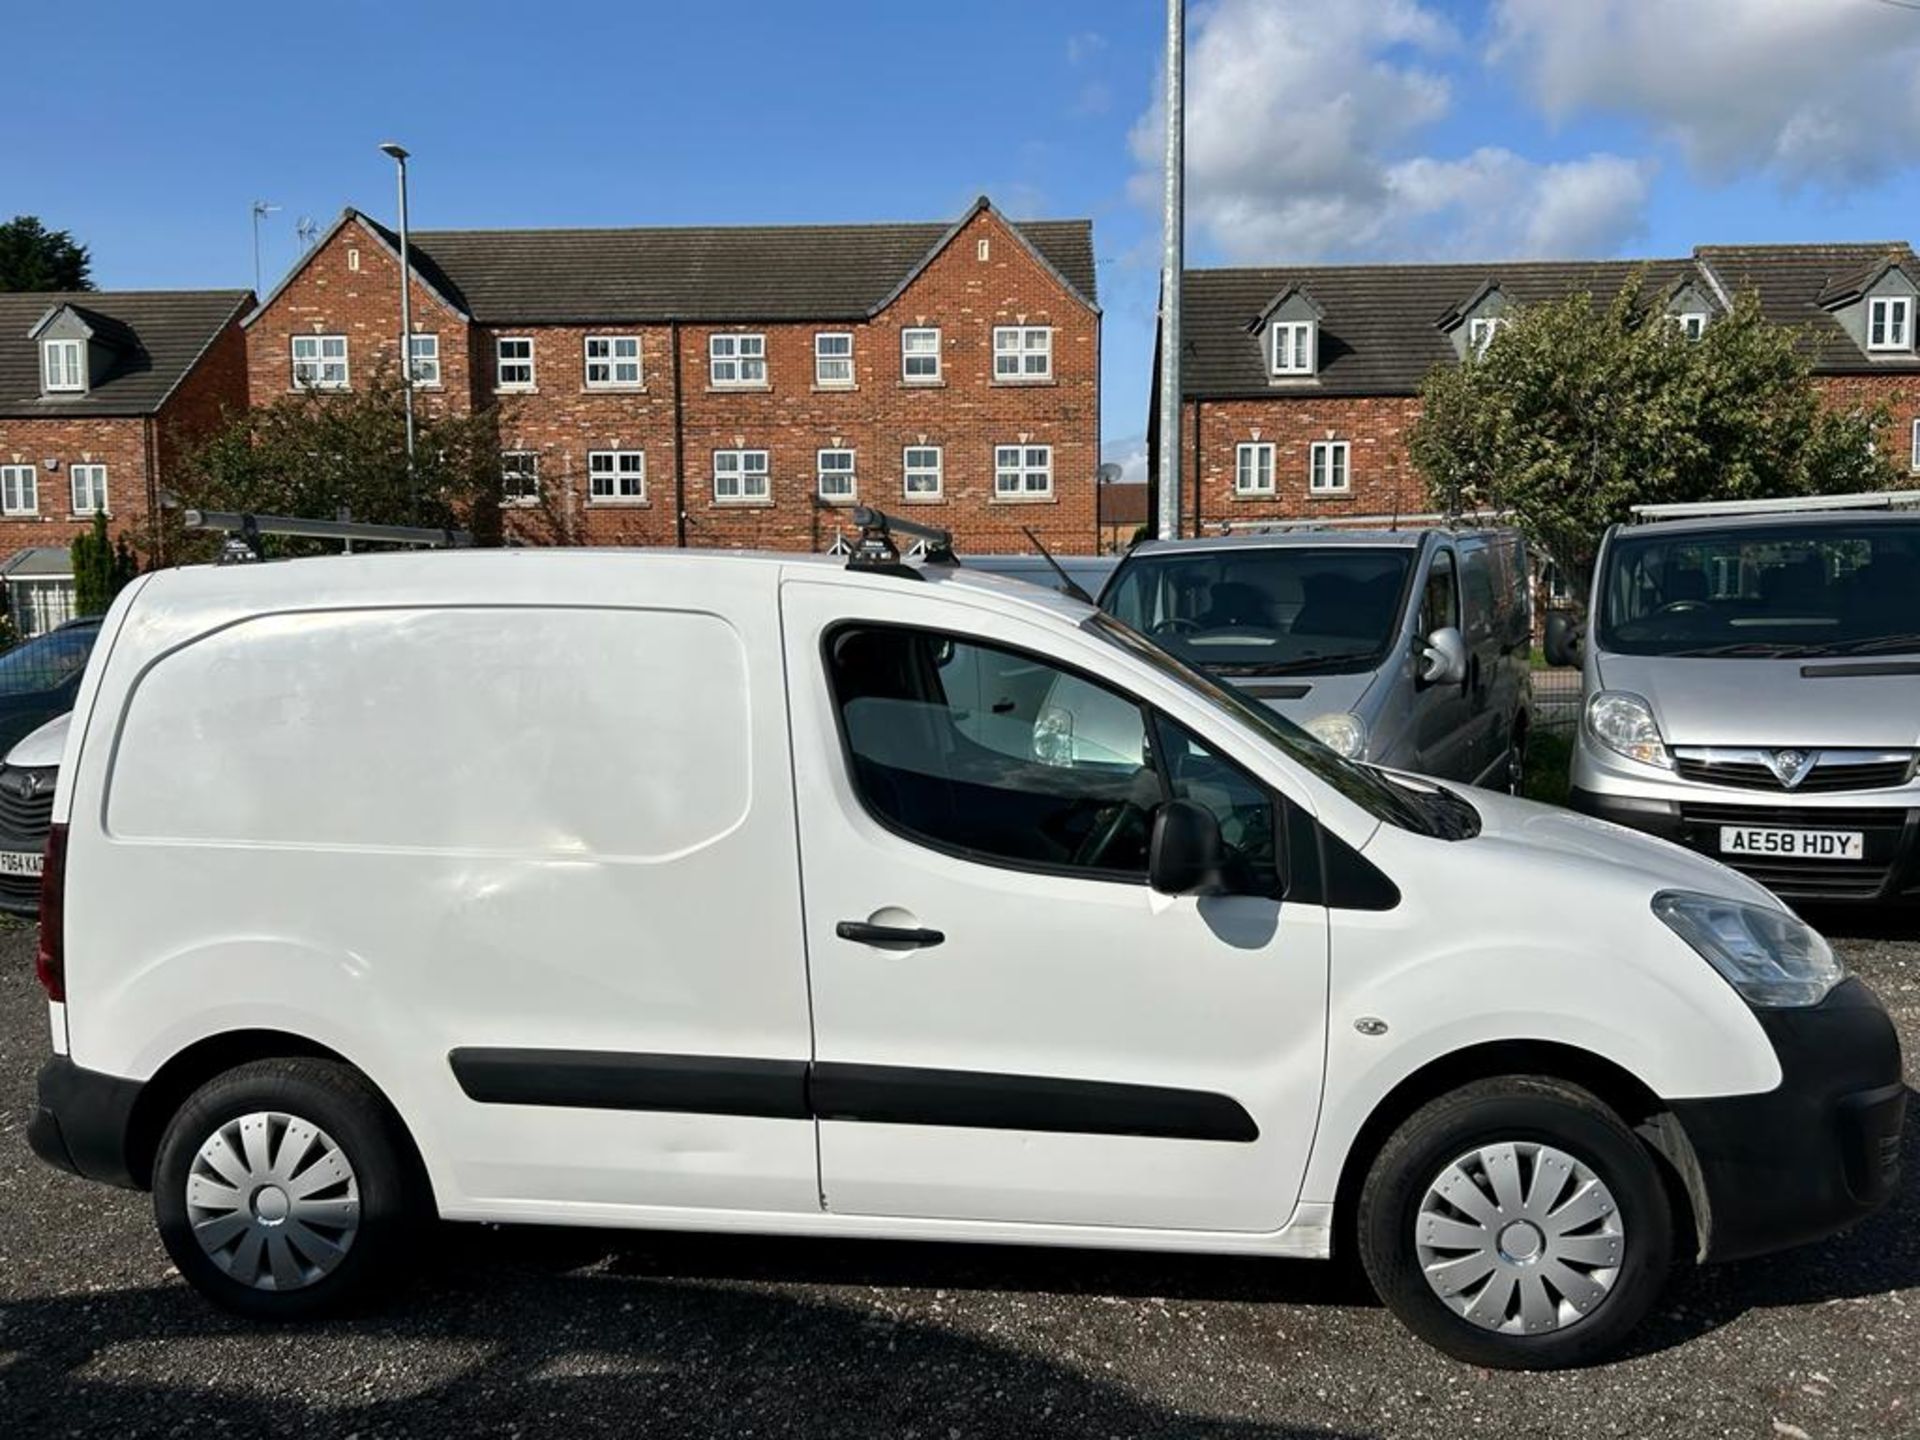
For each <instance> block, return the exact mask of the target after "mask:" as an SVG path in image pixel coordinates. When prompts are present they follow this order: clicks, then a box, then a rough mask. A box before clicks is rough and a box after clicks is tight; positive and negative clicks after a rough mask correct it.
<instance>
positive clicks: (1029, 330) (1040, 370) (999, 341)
mask: <svg viewBox="0 0 1920 1440" xmlns="http://www.w3.org/2000/svg"><path fill="white" fill-rule="evenodd" d="M993 378H994V379H996V380H1051V379H1052V378H1053V331H1052V330H1051V329H1049V328H1048V327H1046V326H1044V325H996V326H994V327H993Z"/></svg>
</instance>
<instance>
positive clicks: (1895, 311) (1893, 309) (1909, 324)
mask: <svg viewBox="0 0 1920 1440" xmlns="http://www.w3.org/2000/svg"><path fill="white" fill-rule="evenodd" d="M1912 348H1913V298H1912V297H1911V296H1909V295H1882V296H1879V297H1878V298H1876V299H1873V300H1869V301H1868V302H1867V349H1869V350H1911V349H1912Z"/></svg>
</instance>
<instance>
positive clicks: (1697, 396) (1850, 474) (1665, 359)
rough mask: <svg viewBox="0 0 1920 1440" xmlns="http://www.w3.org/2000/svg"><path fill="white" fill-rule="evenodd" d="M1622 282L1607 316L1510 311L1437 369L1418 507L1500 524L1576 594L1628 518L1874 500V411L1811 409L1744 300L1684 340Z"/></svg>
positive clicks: (1880, 478) (1555, 307)
mask: <svg viewBox="0 0 1920 1440" xmlns="http://www.w3.org/2000/svg"><path fill="white" fill-rule="evenodd" d="M1648 298H1649V294H1648V292H1647V290H1646V289H1645V287H1644V285H1643V283H1642V280H1641V278H1640V277H1635V278H1634V279H1632V280H1630V281H1629V282H1628V283H1627V285H1626V286H1624V287H1623V288H1622V290H1621V291H1620V293H1619V294H1618V295H1616V296H1615V297H1614V298H1613V299H1612V300H1611V301H1610V302H1607V303H1599V302H1596V301H1595V299H1594V298H1593V297H1592V296H1591V295H1584V294H1582V295H1573V296H1570V297H1567V298H1565V299H1560V300H1553V301H1548V302H1544V303H1541V304H1537V305H1530V306H1526V307H1524V308H1522V309H1520V310H1519V311H1518V312H1517V313H1515V314H1514V315H1513V316H1512V317H1511V322H1510V323H1509V324H1507V325H1506V326H1504V327H1503V328H1502V329H1501V330H1500V331H1499V333H1498V336H1497V338H1496V339H1495V340H1494V341H1493V343H1491V344H1490V345H1488V346H1487V347H1486V350H1485V353H1484V354H1483V355H1481V356H1480V357H1478V358H1477V359H1476V358H1473V357H1469V358H1468V359H1467V360H1466V361H1465V362H1464V363H1463V364H1461V365H1458V366H1437V367H1435V369H1434V370H1433V371H1431V372H1430V373H1429V375H1428V376H1427V380H1426V384H1425V386H1424V387H1423V389H1422V393H1421V399H1422V406H1421V414H1420V418H1419V419H1418V421H1416V422H1415V424H1414V426H1413V429H1412V432H1411V434H1410V436H1409V446H1410V449H1411V451H1412V455H1413V460H1414V464H1415V465H1417V466H1418V467H1419V469H1420V470H1421V472H1422V474H1423V476H1424V478H1425V480H1426V484H1427V491H1428V497H1429V501H1430V503H1431V504H1432V505H1433V506H1434V507H1435V508H1437V509H1443V510H1446V511H1448V512H1449V513H1458V512H1459V511H1462V510H1471V509H1480V508H1492V509H1498V510H1505V511H1508V512H1510V513H1511V514H1512V515H1513V516H1514V520H1515V523H1516V524H1517V525H1518V526H1519V527H1520V529H1521V530H1522V531H1524V532H1525V533H1526V535H1527V536H1528V538H1529V539H1530V540H1531V541H1532V542H1533V543H1534V545H1535V546H1536V547H1537V548H1538V549H1539V550H1541V551H1543V552H1544V553H1545V554H1547V555H1549V556H1551V557H1552V558H1553V559H1554V560H1555V561H1556V562H1558V564H1559V565H1560V566H1561V568H1562V570H1563V571H1564V572H1565V573H1566V574H1567V575H1568V578H1569V579H1571V580H1572V581H1573V582H1574V583H1575V585H1576V586H1577V587H1578V588H1579V590H1580V592H1581V593H1584V586H1585V582H1586V580H1587V579H1588V578H1589V577H1590V574H1591V570H1592V565H1593V558H1594V553H1595V551H1596V549H1597V548H1598V545H1599V542H1600V537H1601V536H1602V534H1604V532H1605V530H1606V528H1607V526H1608V525H1611V524H1613V523H1615V522H1617V521H1621V520H1625V519H1627V518H1628V510H1629V507H1630V506H1633V505H1638V504H1649V503H1660V502H1671V501H1691V500H1744V499H1758V498H1765V497H1772V496H1789V495H1815V494H1836V493H1844V492H1847V491H1854V490H1881V489H1888V488H1891V487H1892V486H1895V485H1897V484H1900V483H1903V482H1902V479H1901V472H1900V471H1899V470H1898V469H1897V468H1896V467H1895V465H1894V464H1893V462H1892V460H1891V459H1890V458H1889V457H1888V456H1887V454H1886V452H1885V451H1884V450H1883V449H1882V447H1881V445H1880V443H1879V437H1880V433H1881V432H1882V430H1884V429H1885V428H1886V426H1887V424H1888V423H1889V417H1888V415H1887V412H1886V411H1885V409H1884V408H1881V409H1877V410H1869V411H1856V410H1848V411H1842V410H1835V409H1831V408H1829V407H1828V406H1826V405H1825V404H1823V403H1822V400H1821V396H1820V391H1819V389H1818V388H1817V387H1816V385H1815V384H1814V381H1813V374H1812V365H1811V362H1810V360H1809V359H1808V357H1807V354H1806V351H1805V348H1804V347H1803V346H1802V345H1801V344H1800V343H1799V340H1800V337H1799V335H1798V333H1797V332H1795V331H1793V330H1791V329H1788V328H1786V327H1783V326H1779V325H1773V324H1770V323H1769V322H1768V321H1766V320H1765V319H1764V318H1763V317H1762V316H1761V314H1760V311H1759V307H1758V304H1757V303H1756V301H1755V300H1754V299H1753V297H1752V296H1748V295H1743V296H1741V297H1740V298H1739V299H1738V300H1737V301H1735V303H1734V306H1733V309H1732V311H1731V312H1730V313H1728V314H1726V315H1723V316H1721V317H1719V318H1718V319H1716V320H1715V321H1714V323H1713V324H1711V325H1709V326H1708V327H1707V330H1706V333H1705V334H1704V335H1703V336H1701V337H1700V338H1699V339H1697V340H1689V339H1688V338H1687V337H1686V336H1685V335H1684V334H1683V333H1682V332H1681V330H1680V328H1679V327H1678V326H1677V325H1673V324H1668V323H1666V322H1665V321H1664V320H1663V319H1662V318H1661V316H1660V313H1659V311H1658V310H1657V309H1650V307H1649V305H1648V303H1647V302H1648Z"/></svg>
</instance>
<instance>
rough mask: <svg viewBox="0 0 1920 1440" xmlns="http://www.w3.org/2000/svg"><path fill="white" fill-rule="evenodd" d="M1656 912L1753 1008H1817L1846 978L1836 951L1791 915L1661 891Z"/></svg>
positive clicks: (1742, 903) (1743, 903)
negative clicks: (1758, 1006)
mask: <svg viewBox="0 0 1920 1440" xmlns="http://www.w3.org/2000/svg"><path fill="white" fill-rule="evenodd" d="M1653 913H1654V914H1655V915H1657V916H1659V917H1660V920H1661V921H1662V923H1664V924H1665V925H1666V927H1667V928H1668V929H1669V930H1671V931H1673V933H1674V934H1676V935H1678V936H1679V937H1680V938H1681V939H1682V940H1684V941H1686V942H1687V944H1689V945H1691V946H1692V947H1693V948H1694V949H1695V950H1697V951H1699V952H1700V954H1701V955H1702V956H1703V957H1704V958H1705V959H1706V961H1707V963H1708V964H1709V965H1711V966H1713V968H1714V969H1716V970H1718V971H1719V972H1720V973H1721V974H1722V975H1723V976H1725V977H1726V979H1727V983H1728V984H1730V985H1732V986H1733V988H1734V989H1736V990H1738V991H1739V992H1740V994H1741V995H1742V996H1743V997H1744V998H1745V999H1746V1001H1747V1003H1748V1004H1749V1005H1760V1006H1766V1007H1769V1008H1778V1007H1784V1006H1793V1005H1818V1004H1819V1003H1820V1002H1821V1001H1822V1000H1824V999H1825V998H1826V996H1827V992H1828V991H1829V990H1831V989H1833V987H1834V986H1836V985H1838V984H1839V983H1840V982H1841V981H1842V980H1843V979H1845V978H1846V974H1847V967H1846V966H1844V965H1842V964H1841V963H1840V961H1839V960H1838V959H1837V958H1836V957H1835V955H1834V953H1833V947H1832V946H1830V945H1828V944H1827V942H1826V940H1825V939H1824V938H1822V937H1821V935H1820V932H1819V931H1817V930H1815V929H1814V928H1813V927H1812V926H1811V925H1808V924H1807V923H1806V922H1805V921H1803V920H1801V919H1800V917H1799V916H1797V915H1795V914H1793V913H1792V912H1791V911H1787V910H1775V909H1773V908H1771V907H1770V906H1766V905H1754V904H1750V903H1748V902H1747V901H1744V900H1725V899H1721V898H1720V897H1719V896H1715V895H1696V894H1693V893H1691V892H1690V891H1685V890H1662V891H1661V892H1660V893H1659V894H1658V895H1656V896H1654V897H1653Z"/></svg>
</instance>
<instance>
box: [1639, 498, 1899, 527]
mask: <svg viewBox="0 0 1920 1440" xmlns="http://www.w3.org/2000/svg"><path fill="white" fill-rule="evenodd" d="M1915 506H1920V490H1868V491H1863V492H1861V493H1859V494H1855V495H1788V496H1784V497H1782V498H1780V499H1776V500H1684V501H1675V502H1674V503H1672V504H1666V505H1634V506H1631V507H1630V513H1631V514H1632V515H1633V518H1634V520H1635V521H1637V522H1644V521H1650V520H1691V519H1696V518H1700V517H1710V516H1715V515H1805V514H1811V513H1817V512H1819V511H1822V510H1905V509H1909V508H1912V507H1915Z"/></svg>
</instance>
